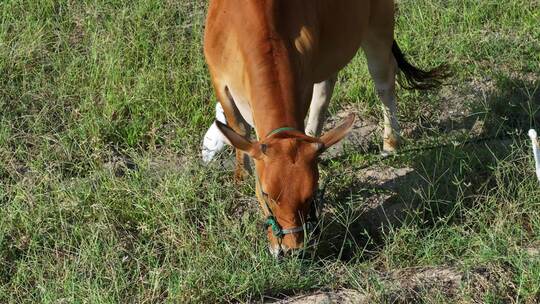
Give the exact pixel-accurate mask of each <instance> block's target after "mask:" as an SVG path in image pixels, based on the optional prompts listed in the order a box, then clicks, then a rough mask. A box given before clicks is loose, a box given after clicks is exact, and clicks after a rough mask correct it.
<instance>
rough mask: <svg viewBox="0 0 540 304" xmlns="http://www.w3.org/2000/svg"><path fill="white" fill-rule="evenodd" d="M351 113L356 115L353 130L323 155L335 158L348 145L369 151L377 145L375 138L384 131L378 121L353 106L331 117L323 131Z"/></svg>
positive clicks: (329, 128)
mask: <svg viewBox="0 0 540 304" xmlns="http://www.w3.org/2000/svg"><path fill="white" fill-rule="evenodd" d="M351 113H354V114H355V115H356V119H355V121H354V124H353V127H352V130H351V132H350V133H349V134H348V135H347V136H346V137H345V138H344V139H343V140H341V141H340V142H338V143H337V144H335V145H334V146H333V147H331V148H330V149H328V151H326V152H325V153H324V155H323V156H324V157H325V158H334V157H336V156H339V155H341V154H343V152H344V149H345V147H348V146H350V147H354V148H355V149H360V150H362V151H368V150H370V149H372V148H374V146H376V144H375V143H374V138H376V137H377V136H375V135H376V134H378V133H377V132H382V129H381V128H380V127H379V123H378V121H377V120H376V119H375V118H373V117H365V116H363V115H361V114H360V112H359V111H358V110H356V109H355V108H354V107H352V106H349V107H346V108H344V109H343V110H341V111H339V113H337V114H336V115H334V116H332V117H329V118H328V119H327V120H326V123H325V126H324V128H323V132H322V133H323V134H324V133H325V132H327V131H329V130H331V129H332V128H334V127H335V126H336V125H337V124H339V123H340V122H341V121H343V120H344V119H345V118H346V117H347V116H348V115H349V114H351ZM381 134H382V133H381ZM379 137H381V136H379Z"/></svg>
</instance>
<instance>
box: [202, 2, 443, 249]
mask: <svg viewBox="0 0 540 304" xmlns="http://www.w3.org/2000/svg"><path fill="white" fill-rule="evenodd" d="M359 48H362V49H363V50H364V53H365V55H366V57H367V61H368V67H369V72H370V74H371V76H372V78H373V81H374V83H375V87H376V90H377V94H378V96H379V98H380V99H381V101H382V104H383V114H384V137H383V138H384V142H383V152H384V153H393V152H395V151H396V149H397V148H398V145H399V139H400V135H399V126H398V121H397V118H396V100H395V93H394V89H395V78H396V73H397V72H398V68H399V69H400V70H401V71H402V73H403V75H404V76H405V77H404V79H403V81H402V83H403V85H406V86H407V87H408V88H415V89H427V88H432V87H435V86H437V85H438V84H440V78H442V76H444V73H443V72H441V71H442V69H440V68H436V69H433V70H431V71H422V70H420V69H417V68H415V67H414V66H412V65H411V64H410V63H408V62H407V61H406V60H405V57H404V55H403V53H402V52H401V50H400V49H399V47H398V45H397V43H396V42H395V41H394V1H393V0H211V1H210V5H209V11H208V15H207V20H206V30H205V41H204V52H205V56H206V60H207V63H208V67H209V70H210V75H211V78H212V83H213V85H214V89H215V92H216V95H217V97H218V99H219V102H220V104H221V106H222V109H223V111H224V113H225V118H226V122H227V123H228V125H226V124H224V123H222V122H220V121H216V123H215V125H214V128H215V127H217V128H218V129H219V130H220V131H221V133H222V134H223V135H224V136H225V137H226V139H227V141H228V142H229V143H230V144H231V145H233V146H234V147H235V148H236V160H237V167H236V170H235V176H236V178H239V179H241V178H243V177H244V176H245V175H246V173H247V170H248V169H249V157H251V158H252V159H253V161H254V164H255V178H256V180H257V186H256V195H257V197H258V200H259V202H260V204H261V207H262V209H263V212H264V213H265V215H266V216H267V224H268V225H267V226H268V227H267V234H268V239H269V241H270V251H271V252H272V253H273V254H274V255H279V254H280V253H286V252H288V251H291V250H293V249H299V248H303V246H304V244H303V243H304V227H305V222H306V220H307V219H308V216H309V213H310V210H311V208H312V202H313V199H314V193H315V192H316V190H317V187H318V177H319V175H318V167H317V159H318V156H319V155H320V154H321V153H322V152H323V151H324V150H325V149H327V148H328V147H330V146H332V145H333V144H335V143H337V142H338V141H340V140H341V139H342V138H343V137H344V136H345V135H346V134H347V133H348V132H349V130H350V129H351V127H352V124H353V121H354V116H352V115H351V116H349V117H348V118H347V119H345V121H344V122H342V123H341V124H339V126H338V127H336V128H334V129H333V130H330V131H328V132H327V133H326V134H324V135H322V136H320V133H321V130H322V127H323V122H324V116H325V112H326V110H327V108H328V104H329V102H330V98H331V96H332V91H333V88H334V83H335V80H336V75H337V73H338V71H339V70H341V69H342V68H343V67H344V66H345V65H346V64H347V63H348V62H349V61H350V60H351V59H352V58H353V57H354V56H355V54H356V53H357V51H358V49H359ZM218 108H219V107H218ZM308 112H309V118H308V120H307V124H306V125H305V123H304V120H305V118H306V116H307V114H308ZM221 120H222V121H223V119H221ZM252 127H254V128H255V132H256V134H257V141H255V140H251V139H250V133H251V128H252ZM210 135H211V132H210ZM208 139H209V140H210V141H212V140H214V141H215V139H216V138H212V136H210V137H209V138H208ZM217 140H218V141H219V138H217ZM209 158H211V157H209Z"/></svg>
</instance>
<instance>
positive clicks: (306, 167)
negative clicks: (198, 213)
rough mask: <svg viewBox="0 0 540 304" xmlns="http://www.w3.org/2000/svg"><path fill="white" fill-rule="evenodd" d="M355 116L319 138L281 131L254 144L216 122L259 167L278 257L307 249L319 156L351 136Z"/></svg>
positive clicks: (259, 188) (262, 200)
mask: <svg viewBox="0 0 540 304" xmlns="http://www.w3.org/2000/svg"><path fill="white" fill-rule="evenodd" d="M353 122H354V115H350V116H349V117H348V118H347V119H345V121H344V122H342V123H341V124H340V125H339V126H338V127H336V128H334V129H332V130H330V131H328V132H327V133H325V134H324V135H323V136H321V137H320V138H314V137H310V136H307V135H305V134H304V133H303V132H300V131H297V130H291V129H289V128H281V129H278V130H276V131H274V132H272V133H271V134H270V135H269V136H267V137H266V138H264V139H262V140H261V141H258V142H252V141H250V140H248V139H246V138H244V137H243V136H241V135H239V134H237V133H236V132H234V131H233V130H232V129H231V128H229V127H228V126H226V125H224V124H221V123H219V122H217V125H218V127H219V129H220V130H221V132H222V133H223V134H224V135H225V136H226V137H227V138H228V139H229V141H230V143H231V144H232V145H233V146H234V147H236V148H237V149H240V150H242V151H244V152H246V153H248V154H249V155H250V156H251V157H252V158H253V160H254V162H255V175H256V179H257V187H256V192H257V198H258V200H259V203H260V205H261V207H262V209H263V212H264V214H265V216H266V218H267V231H266V232H267V235H268V240H269V241H270V251H271V252H272V253H273V254H274V255H276V256H277V255H279V254H280V253H287V252H289V251H292V250H295V249H301V248H304V229H303V227H305V223H306V220H307V218H308V214H309V212H310V209H311V208H312V203H313V200H314V199H315V194H316V191H317V187H318V180H319V170H318V166H317V162H318V156H319V155H320V154H321V153H322V152H323V151H324V150H326V149H327V148H329V147H331V146H332V145H334V144H335V143H337V142H339V141H340V140H341V139H343V137H345V135H347V133H348V132H349V131H350V129H351V127H352V124H353Z"/></svg>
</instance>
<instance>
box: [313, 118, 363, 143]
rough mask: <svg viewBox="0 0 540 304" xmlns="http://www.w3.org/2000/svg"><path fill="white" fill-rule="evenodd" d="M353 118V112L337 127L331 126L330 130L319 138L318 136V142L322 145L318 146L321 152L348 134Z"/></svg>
mask: <svg viewBox="0 0 540 304" xmlns="http://www.w3.org/2000/svg"><path fill="white" fill-rule="evenodd" d="M354 118H355V117H354V114H350V115H349V116H348V117H347V118H345V119H344V120H343V122H341V123H340V124H339V125H338V126H337V127H335V128H333V129H332V130H330V131H328V132H326V133H325V134H324V135H323V136H321V138H319V142H320V143H321V144H322V145H319V146H318V150H319V151H320V152H322V151H324V150H326V149H328V148H330V147H331V146H333V145H334V144H336V143H338V142H339V141H340V140H342V139H343V138H344V137H345V136H346V135H347V134H349V132H350V131H351V129H352V126H353V123H354Z"/></svg>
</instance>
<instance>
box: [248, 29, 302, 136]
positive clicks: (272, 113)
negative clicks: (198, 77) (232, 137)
mask: <svg viewBox="0 0 540 304" xmlns="http://www.w3.org/2000/svg"><path fill="white" fill-rule="evenodd" d="M291 58H292V57H291V56H290V55H289V53H288V50H287V48H286V47H285V44H284V43H283V42H282V41H281V40H280V39H267V40H264V41H262V42H261V43H260V44H259V46H258V47H257V48H256V49H254V50H253V51H252V52H250V54H248V56H247V60H249V61H250V62H248V63H247V64H246V67H248V69H249V70H248V71H247V74H248V79H247V82H248V86H249V88H250V95H251V96H250V99H251V106H252V111H253V113H252V114H253V119H254V122H255V129H256V131H257V135H258V136H259V137H264V136H266V135H267V134H268V133H270V132H271V131H273V130H275V129H277V128H281V127H292V128H295V129H297V130H300V131H304V118H305V116H306V114H307V110H308V109H307V107H308V106H309V105H307V106H306V105H305V98H304V97H305V96H304V95H305V94H306V92H303V89H302V88H303V85H302V83H301V82H302V81H301V80H299V77H298V76H297V73H298V71H299V69H298V68H295V64H294V62H292V60H293V59H291Z"/></svg>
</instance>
